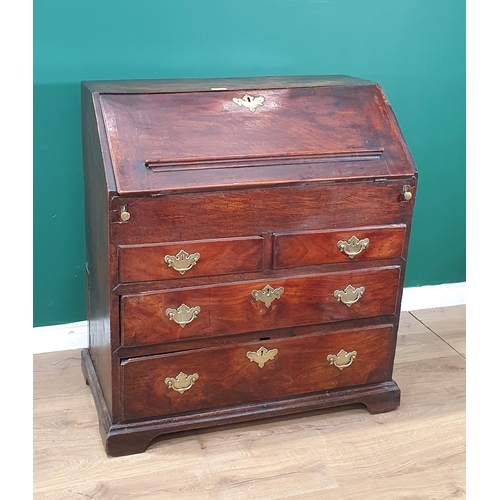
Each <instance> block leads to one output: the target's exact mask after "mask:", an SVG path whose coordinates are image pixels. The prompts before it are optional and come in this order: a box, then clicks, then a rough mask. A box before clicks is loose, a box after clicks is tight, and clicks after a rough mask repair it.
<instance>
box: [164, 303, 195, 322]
mask: <svg viewBox="0 0 500 500" xmlns="http://www.w3.org/2000/svg"><path fill="white" fill-rule="evenodd" d="M200 311H201V308H200V306H194V307H188V306H187V305H186V304H181V305H180V306H179V307H178V308H177V309H172V308H170V307H169V308H168V309H166V310H165V315H166V316H168V318H169V319H170V320H171V321H175V322H176V323H177V324H178V325H180V327H181V328H184V327H185V326H186V325H187V324H188V323H191V321H193V320H194V319H195V318H196V316H197V315H198V313H199V312H200Z"/></svg>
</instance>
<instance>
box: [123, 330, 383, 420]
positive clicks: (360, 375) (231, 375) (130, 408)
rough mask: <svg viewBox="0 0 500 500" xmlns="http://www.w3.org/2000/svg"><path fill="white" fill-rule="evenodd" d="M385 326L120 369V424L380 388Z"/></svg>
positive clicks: (127, 363) (167, 357)
mask: <svg viewBox="0 0 500 500" xmlns="http://www.w3.org/2000/svg"><path fill="white" fill-rule="evenodd" d="M392 335H393V327H392V325H383V326H378V327H372V328H368V329H358V330H350V331H343V332H337V333H330V334H326V335H325V334H318V335H308V336H302V337H292V338H280V339H275V340H273V339H271V340H267V341H261V342H249V343H245V344H241V345H238V346H232V347H223V348H220V347H216V348H208V349H197V350H192V351H183V352H179V353H172V354H164V355H159V356H152V357H144V358H134V359H127V360H124V361H123V362H122V367H121V370H122V381H123V385H122V387H123V390H122V395H121V396H122V410H123V419H124V420H134V419H141V418H147V417H159V416H162V415H173V414H179V413H184V412H189V411H202V410H207V409H212V408H220V407H227V406H233V405H238V404H245V403H251V402H256V401H266V400H271V399H275V398H283V397H287V396H292V395H298V394H308V393H315V392H320V391H326V390H330V389H335V388H340V387H352V386H358V385H362V384H370V383H378V382H385V381H387V380H389V379H390V376H391V373H390V370H391V368H390V367H391V363H392V349H393V348H392Z"/></svg>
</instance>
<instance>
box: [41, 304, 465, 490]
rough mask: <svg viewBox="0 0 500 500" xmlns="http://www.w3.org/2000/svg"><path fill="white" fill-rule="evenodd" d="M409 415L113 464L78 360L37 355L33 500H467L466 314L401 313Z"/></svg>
mask: <svg viewBox="0 0 500 500" xmlns="http://www.w3.org/2000/svg"><path fill="white" fill-rule="evenodd" d="M394 380H395V381H396V382H397V383H398V385H399V387H400V388H401V391H402V398H401V406H400V407H399V408H398V409H397V410H395V411H393V412H390V413H385V414H379V415H370V414H368V412H367V411H366V410H365V409H363V407H361V406H360V407H352V406H351V407H348V408H344V409H342V410H340V409H336V410H330V411H324V412H316V413H312V414H308V415H306V416H304V415H300V416H298V417H295V418H286V419H275V420H272V421H266V422H260V423H254V424H251V425H237V426H231V427H226V428H222V429H219V430H215V431H211V432H208V431H203V432H196V433H191V434H187V435H184V436H181V437H176V438H173V439H172V438H170V439H168V440H163V441H159V442H157V443H155V444H153V445H152V446H151V447H150V448H148V450H147V451H146V452H145V453H143V454H139V455H133V456H128V457H119V458H107V457H106V455H105V453H104V451H103V448H102V443H101V440H100V436H99V432H98V427H97V416H96V411H95V408H94V405H93V401H92V396H91V394H90V390H89V388H88V387H87V386H86V385H85V383H84V381H83V377H82V374H81V371H80V352H79V351H65V352H59V353H48V354H38V355H35V356H34V382H33V389H34V416H33V423H34V430H33V435H34V449H33V457H34V483H33V491H34V496H33V498H34V499H35V500H42V499H44V500H45V499H47V500H48V499H51V500H55V499H61V500H73V499H75V500H76V499H78V500H82V499H86V498H88V499H94V500H100V499H106V500H145V499H148V500H151V499H162V500H163V499H167V500H169V499H175V500H188V499H189V500H191V499H193V500H205V499H216V500H219V499H220V500H243V499H256V500H274V499H282V498H286V499H297V500H298V499H308V500H309V499H313V500H322V499H329V500H330V499H335V500H343V499H346V500H347V499H349V500H358V499H359V500H370V499H374V500H386V499H393V500H417V499H421V500H431V499H432V500H437V499H447V498H450V499H451V498H453V499H456V498H465V306H457V307H449V308H442V309H431V310H422V311H412V312H411V313H403V315H402V319H401V326H400V332H399V339H398V348H397V354H396V364H395V368H394Z"/></svg>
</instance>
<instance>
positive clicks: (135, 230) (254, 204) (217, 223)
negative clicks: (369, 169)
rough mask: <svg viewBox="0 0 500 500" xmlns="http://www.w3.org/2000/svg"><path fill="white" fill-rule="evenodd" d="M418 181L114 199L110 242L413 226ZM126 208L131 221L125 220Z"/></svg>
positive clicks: (146, 241) (126, 242)
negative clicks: (407, 196)
mask: <svg viewBox="0 0 500 500" xmlns="http://www.w3.org/2000/svg"><path fill="white" fill-rule="evenodd" d="M415 183H416V180H415V179H400V180H386V181H383V182H382V181H381V182H345V183H338V184H335V185H325V184H317V185H309V186H286V187H275V188H272V189H271V188H269V189H266V188H253V189H235V190H228V191H213V192H212V191H206V192H199V193H189V194H177V195H171V196H152V197H138V198H123V197H116V198H114V199H113V200H112V204H111V205H112V213H111V221H112V224H111V240H112V241H113V243H114V244H117V245H142V244H147V243H160V242H178V241H190V240H209V239H219V238H230V237H231V238H233V237H246V236H248V235H261V234H264V233H276V232H280V233H288V232H295V231H301V232H305V231H322V230H324V229H325V228H332V229H333V228H340V227H352V224H353V221H355V225H356V227H369V226H382V225H389V224H408V223H409V222H410V221H411V217H412V213H413V204H414V198H412V200H410V201H404V199H403V192H404V187H403V186H405V185H409V186H410V192H412V191H415ZM121 207H126V209H127V212H128V213H129V214H130V218H129V220H128V221H127V222H122V221H121V219H120V210H121Z"/></svg>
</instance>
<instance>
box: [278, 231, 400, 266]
mask: <svg viewBox="0 0 500 500" xmlns="http://www.w3.org/2000/svg"><path fill="white" fill-rule="evenodd" d="M405 232H406V225H404V224H400V225H392V226H378V227H364V228H352V229H339V230H337V229H336V230H331V231H307V232H301V233H284V234H275V235H274V242H273V267H274V268H275V269H286V268H291V267H302V266H314V265H318V264H331V263H335V262H349V261H351V260H356V261H358V260H370V259H393V258H397V257H400V256H401V255H402V252H403V243H404V238H405Z"/></svg>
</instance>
